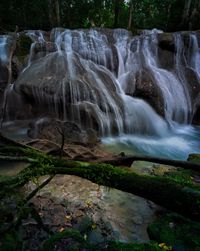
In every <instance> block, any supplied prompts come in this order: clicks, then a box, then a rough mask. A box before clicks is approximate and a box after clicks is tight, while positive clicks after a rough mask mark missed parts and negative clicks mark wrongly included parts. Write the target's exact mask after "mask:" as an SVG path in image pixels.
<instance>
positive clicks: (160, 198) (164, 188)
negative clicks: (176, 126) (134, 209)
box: [0, 148, 200, 221]
mask: <svg viewBox="0 0 200 251" xmlns="http://www.w3.org/2000/svg"><path fill="white" fill-rule="evenodd" d="M9 149H10V150H9ZM7 151H10V152H11V151H12V152H13V153H14V154H15V155H16V152H18V153H21V154H23V155H26V156H27V157H30V158H33V159H35V160H37V162H34V163H31V164H30V166H29V167H28V168H26V169H24V170H23V171H22V172H20V173H19V174H18V175H17V176H16V177H12V178H11V179H10V180H5V181H4V180H3V181H1V182H0V184H1V186H2V188H4V189H2V191H3V190H4V191H6V190H7V189H9V188H11V187H12V188H13V187H15V188H16V187H19V186H22V185H24V184H25V183H26V182H28V181H29V180H31V179H32V178H33V177H38V176H41V175H47V174H48V175H55V174H69V175H76V176H79V177H82V178H85V179H88V180H90V181H92V182H94V183H97V184H99V185H104V186H108V187H111V188H116V189H119V190H122V191H124V192H129V193H132V194H135V195H138V196H141V197H143V198H146V199H149V200H151V201H153V202H155V203H156V204H158V205H160V206H162V207H165V208H167V209H169V210H172V211H174V212H177V213H179V214H182V215H184V216H186V217H188V218H191V219H194V220H197V221H200V188H199V186H195V185H187V186H186V185H183V184H182V183H181V182H178V181H174V180H170V179H169V178H167V177H164V176H163V177H155V176H148V175H138V174H136V173H133V171H131V170H129V169H122V168H120V167H114V166H111V165H109V164H104V163H101V164H99V163H86V162H80V161H72V160H64V159H62V160H60V159H57V158H53V157H51V156H48V155H46V154H42V153H41V152H37V151H35V150H31V149H21V148H4V149H1V152H7Z"/></svg>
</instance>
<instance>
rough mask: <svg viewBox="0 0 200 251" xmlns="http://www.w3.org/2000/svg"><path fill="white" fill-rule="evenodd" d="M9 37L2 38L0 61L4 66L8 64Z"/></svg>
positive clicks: (0, 42) (0, 38)
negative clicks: (7, 47)
mask: <svg viewBox="0 0 200 251" xmlns="http://www.w3.org/2000/svg"><path fill="white" fill-rule="evenodd" d="M7 38H8V37H7V36H0V61H1V63H3V64H7V63H8V55H7V52H6V44H7Z"/></svg>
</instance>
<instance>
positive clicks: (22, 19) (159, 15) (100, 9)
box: [0, 0, 200, 31]
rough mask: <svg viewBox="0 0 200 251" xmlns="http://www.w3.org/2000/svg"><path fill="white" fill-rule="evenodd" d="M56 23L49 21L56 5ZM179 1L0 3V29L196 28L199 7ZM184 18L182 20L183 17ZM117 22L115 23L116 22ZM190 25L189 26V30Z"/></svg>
mask: <svg viewBox="0 0 200 251" xmlns="http://www.w3.org/2000/svg"><path fill="white" fill-rule="evenodd" d="M55 3H58V6H59V20H60V24H59V23H58V24H56V23H55V22H53V20H52V19H53V18H54V16H55V15H53V14H55V13H56V11H55V9H54V8H56V7H55V6H56V4H55ZM186 7H187V1H183V0H165V1H163V0H129V1H125V0H57V1H56V0H51V1H49V0H43V1H39V0H29V1H26V0H15V1H14V0H2V1H1V2H0V30H1V29H2V30H5V29H8V30H15V26H16V25H18V26H19V27H20V29H44V30H47V29H50V28H52V27H51V26H52V25H53V23H54V25H61V26H64V27H67V28H73V29H74V28H90V27H92V26H95V27H120V28H127V27H128V22H129V20H130V15H131V16H132V24H131V30H133V31H134V30H136V29H152V28H158V29H163V30H169V31H174V30H180V29H182V30H187V29H189V28H191V27H192V28H193V29H198V28H199V25H200V19H199V13H200V9H199V8H200V6H199V4H198V1H191V3H190V5H189V8H188V10H186ZM184 17H185V18H184ZM116 20H117V21H116ZM190 26H191V27H190Z"/></svg>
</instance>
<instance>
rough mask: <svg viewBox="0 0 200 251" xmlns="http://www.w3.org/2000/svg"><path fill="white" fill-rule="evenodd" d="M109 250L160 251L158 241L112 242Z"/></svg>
mask: <svg viewBox="0 0 200 251" xmlns="http://www.w3.org/2000/svg"><path fill="white" fill-rule="evenodd" d="M107 250H108V251H119V250H120V251H160V250H161V248H160V247H159V245H158V243H156V242H149V243H145V244H137V243H120V242H112V243H110V245H109V246H108V249H107Z"/></svg>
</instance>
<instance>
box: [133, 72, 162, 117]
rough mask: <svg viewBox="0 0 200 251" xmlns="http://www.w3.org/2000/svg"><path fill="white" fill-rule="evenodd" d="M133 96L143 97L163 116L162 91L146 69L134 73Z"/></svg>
mask: <svg viewBox="0 0 200 251" xmlns="http://www.w3.org/2000/svg"><path fill="white" fill-rule="evenodd" d="M134 96H136V97H139V98H142V99H144V100H145V101H146V102H147V103H149V104H150V105H151V106H152V107H153V108H154V109H155V110H156V111H157V112H158V114H160V115H161V116H164V100H163V96H162V93H161V91H160V89H159V87H158V86H157V85H156V83H155V80H154V77H153V76H152V75H151V73H150V72H149V71H148V70H141V71H139V72H138V73H137V74H136V82H135V91H134Z"/></svg>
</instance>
